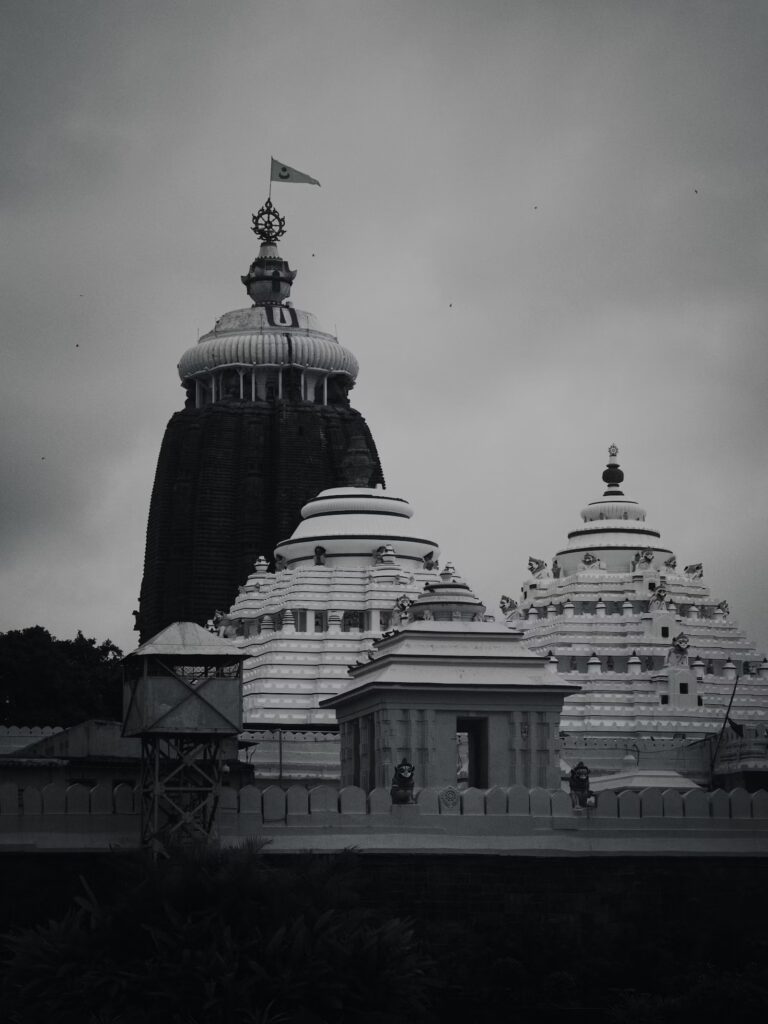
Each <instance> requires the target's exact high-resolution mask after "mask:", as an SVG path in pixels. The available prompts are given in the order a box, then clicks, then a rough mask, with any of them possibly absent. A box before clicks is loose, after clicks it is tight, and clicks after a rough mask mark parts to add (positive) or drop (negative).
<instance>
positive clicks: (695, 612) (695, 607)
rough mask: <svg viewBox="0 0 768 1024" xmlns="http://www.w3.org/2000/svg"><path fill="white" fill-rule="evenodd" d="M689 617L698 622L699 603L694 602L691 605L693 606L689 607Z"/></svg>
mask: <svg viewBox="0 0 768 1024" xmlns="http://www.w3.org/2000/svg"><path fill="white" fill-rule="evenodd" d="M688 618H689V619H690V620H691V622H696V621H697V620H698V618H699V606H698V605H696V604H692V605H691V607H690V608H689V609H688Z"/></svg>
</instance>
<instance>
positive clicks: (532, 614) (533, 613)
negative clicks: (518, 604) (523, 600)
mask: <svg viewBox="0 0 768 1024" xmlns="http://www.w3.org/2000/svg"><path fill="white" fill-rule="evenodd" d="M538 618H539V613H538V610H537V608H536V606H535V605H533V604H532V605H531V607H530V608H529V609H528V621H529V622H530V621H533V622H536V621H537V620H538Z"/></svg>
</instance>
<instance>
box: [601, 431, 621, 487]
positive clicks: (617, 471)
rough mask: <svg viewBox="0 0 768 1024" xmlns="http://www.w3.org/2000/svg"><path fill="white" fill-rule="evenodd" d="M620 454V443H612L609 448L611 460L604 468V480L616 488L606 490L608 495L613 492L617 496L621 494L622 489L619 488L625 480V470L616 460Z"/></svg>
mask: <svg viewBox="0 0 768 1024" xmlns="http://www.w3.org/2000/svg"><path fill="white" fill-rule="evenodd" d="M618 454H619V448H618V445H615V444H612V445H611V446H610V447H609V448H608V459H609V461H608V465H607V466H606V467H605V469H604V470H603V482H604V483H606V484H607V485H608V486H609V487H612V488H614V490H613V491H606V492H605V494H606V495H608V494H611V495H614V496H615V495H616V494H621V491H619V490H618V488H619V486H620V485H621V483H622V481H623V480H624V471H623V470H622V469H621V468H620V467H619V464H618V462H615V461H614V460H615V458H616V456H617V455H618Z"/></svg>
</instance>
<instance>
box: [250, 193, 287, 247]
mask: <svg viewBox="0 0 768 1024" xmlns="http://www.w3.org/2000/svg"><path fill="white" fill-rule="evenodd" d="M251 220H252V221H253V227H252V228H251V231H253V233H254V234H255V235H258V237H259V238H260V239H261V240H262V242H276V241H277V240H278V238H282V237H283V235H284V234H285V217H281V216H280V213H279V212H278V210H277V209H276V208H275V207H274V206H273V205H272V200H271V199H267V201H266V203H264V205H263V206H262V208H261V209H260V210H259V212H258V213H254V214H253V216H252V217H251Z"/></svg>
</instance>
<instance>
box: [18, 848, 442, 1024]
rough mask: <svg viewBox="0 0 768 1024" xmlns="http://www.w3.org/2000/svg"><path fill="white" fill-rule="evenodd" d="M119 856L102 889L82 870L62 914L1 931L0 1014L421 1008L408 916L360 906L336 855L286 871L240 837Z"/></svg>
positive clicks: (89, 1017) (305, 1018)
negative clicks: (116, 871) (224, 843)
mask: <svg viewBox="0 0 768 1024" xmlns="http://www.w3.org/2000/svg"><path fill="white" fill-rule="evenodd" d="M121 869H122V875H123V877H122V878H121V877H120V876H119V875H118V877H117V879H116V883H117V884H116V885H115V887H114V890H113V895H112V896H111V897H109V898H108V899H106V900H103V899H102V897H101V896H100V895H99V896H97V895H96V894H94V893H93V892H92V891H91V889H90V888H89V887H88V884H87V882H85V880H84V881H83V895H82V896H79V897H77V900H76V906H75V907H73V908H72V909H71V910H70V911H69V913H67V915H66V916H65V917H64V919H63V920H60V921H49V922H48V923H47V924H45V925H41V926H38V927H36V928H33V929H26V930H24V931H17V932H16V933H14V934H12V935H11V936H9V937H7V938H6V951H7V957H8V959H7V970H6V991H5V994H4V1007H5V1019H6V1020H11V1021H14V1022H19V1024H21V1022H22V1021H23V1022H26V1021H30V1020H38V1019H39V1020H41V1021H42V1020H49V1021H56V1024H70V1022H71V1024H85V1022H99V1024H142V1022H149V1021H152V1022H154V1021H162V1022H164V1024H176V1022H178V1024H197V1022H200V1024H203V1022H204V1024H230V1022H233V1024H234V1022H243V1024H249V1022H254V1024H279V1022H286V1024H287V1022H289V1021H290V1022H297V1024H320V1022H325V1021H329V1022H330V1021H334V1022H338V1024H344V1022H350V1024H352V1022H358V1021H359V1022H361V1024H363V1022H370V1024H374V1022H383V1021H399V1020H414V1021H418V1020H419V1019H423V1017H422V1014H421V1010H422V1008H423V1007H424V1006H425V1005H426V998H425V993H426V991H427V990H428V987H429V986H428V975H429V970H430V964H429V962H428V960H426V958H425V957H424V955H423V954H422V953H421V952H420V950H419V947H418V945H417V942H416V939H415V937H414V932H413V928H412V926H411V925H410V924H409V923H408V922H405V921H402V920H399V919H397V918H390V917H387V916H383V915H381V914H377V913H375V912H373V911H371V910H368V909H366V908H364V907H362V906H361V905H360V900H359V897H358V896H357V894H356V892H355V886H354V875H355V873H354V871H352V870H349V868H348V866H347V865H345V864H344V862H343V860H342V861H335V862H331V863H327V862H326V863H320V862H317V861H310V862H309V863H308V864H307V865H306V867H305V868H302V869H298V870H284V869H279V868H271V867H268V866H266V865H265V863H264V861H263V859H262V858H260V857H258V856H256V855H254V851H253V850H252V849H248V848H246V849H244V850H241V851H235V852H232V853H228V854H206V855H202V856H198V857H190V856H185V857H180V858H178V859H175V860H174V861H172V862H170V863H167V864H161V865H159V866H157V867H154V868H149V867H148V866H147V865H146V864H145V863H144V862H143V861H138V860H134V861H133V862H130V861H129V862H127V863H126V862H122V864H121ZM121 883H122V884H121Z"/></svg>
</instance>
